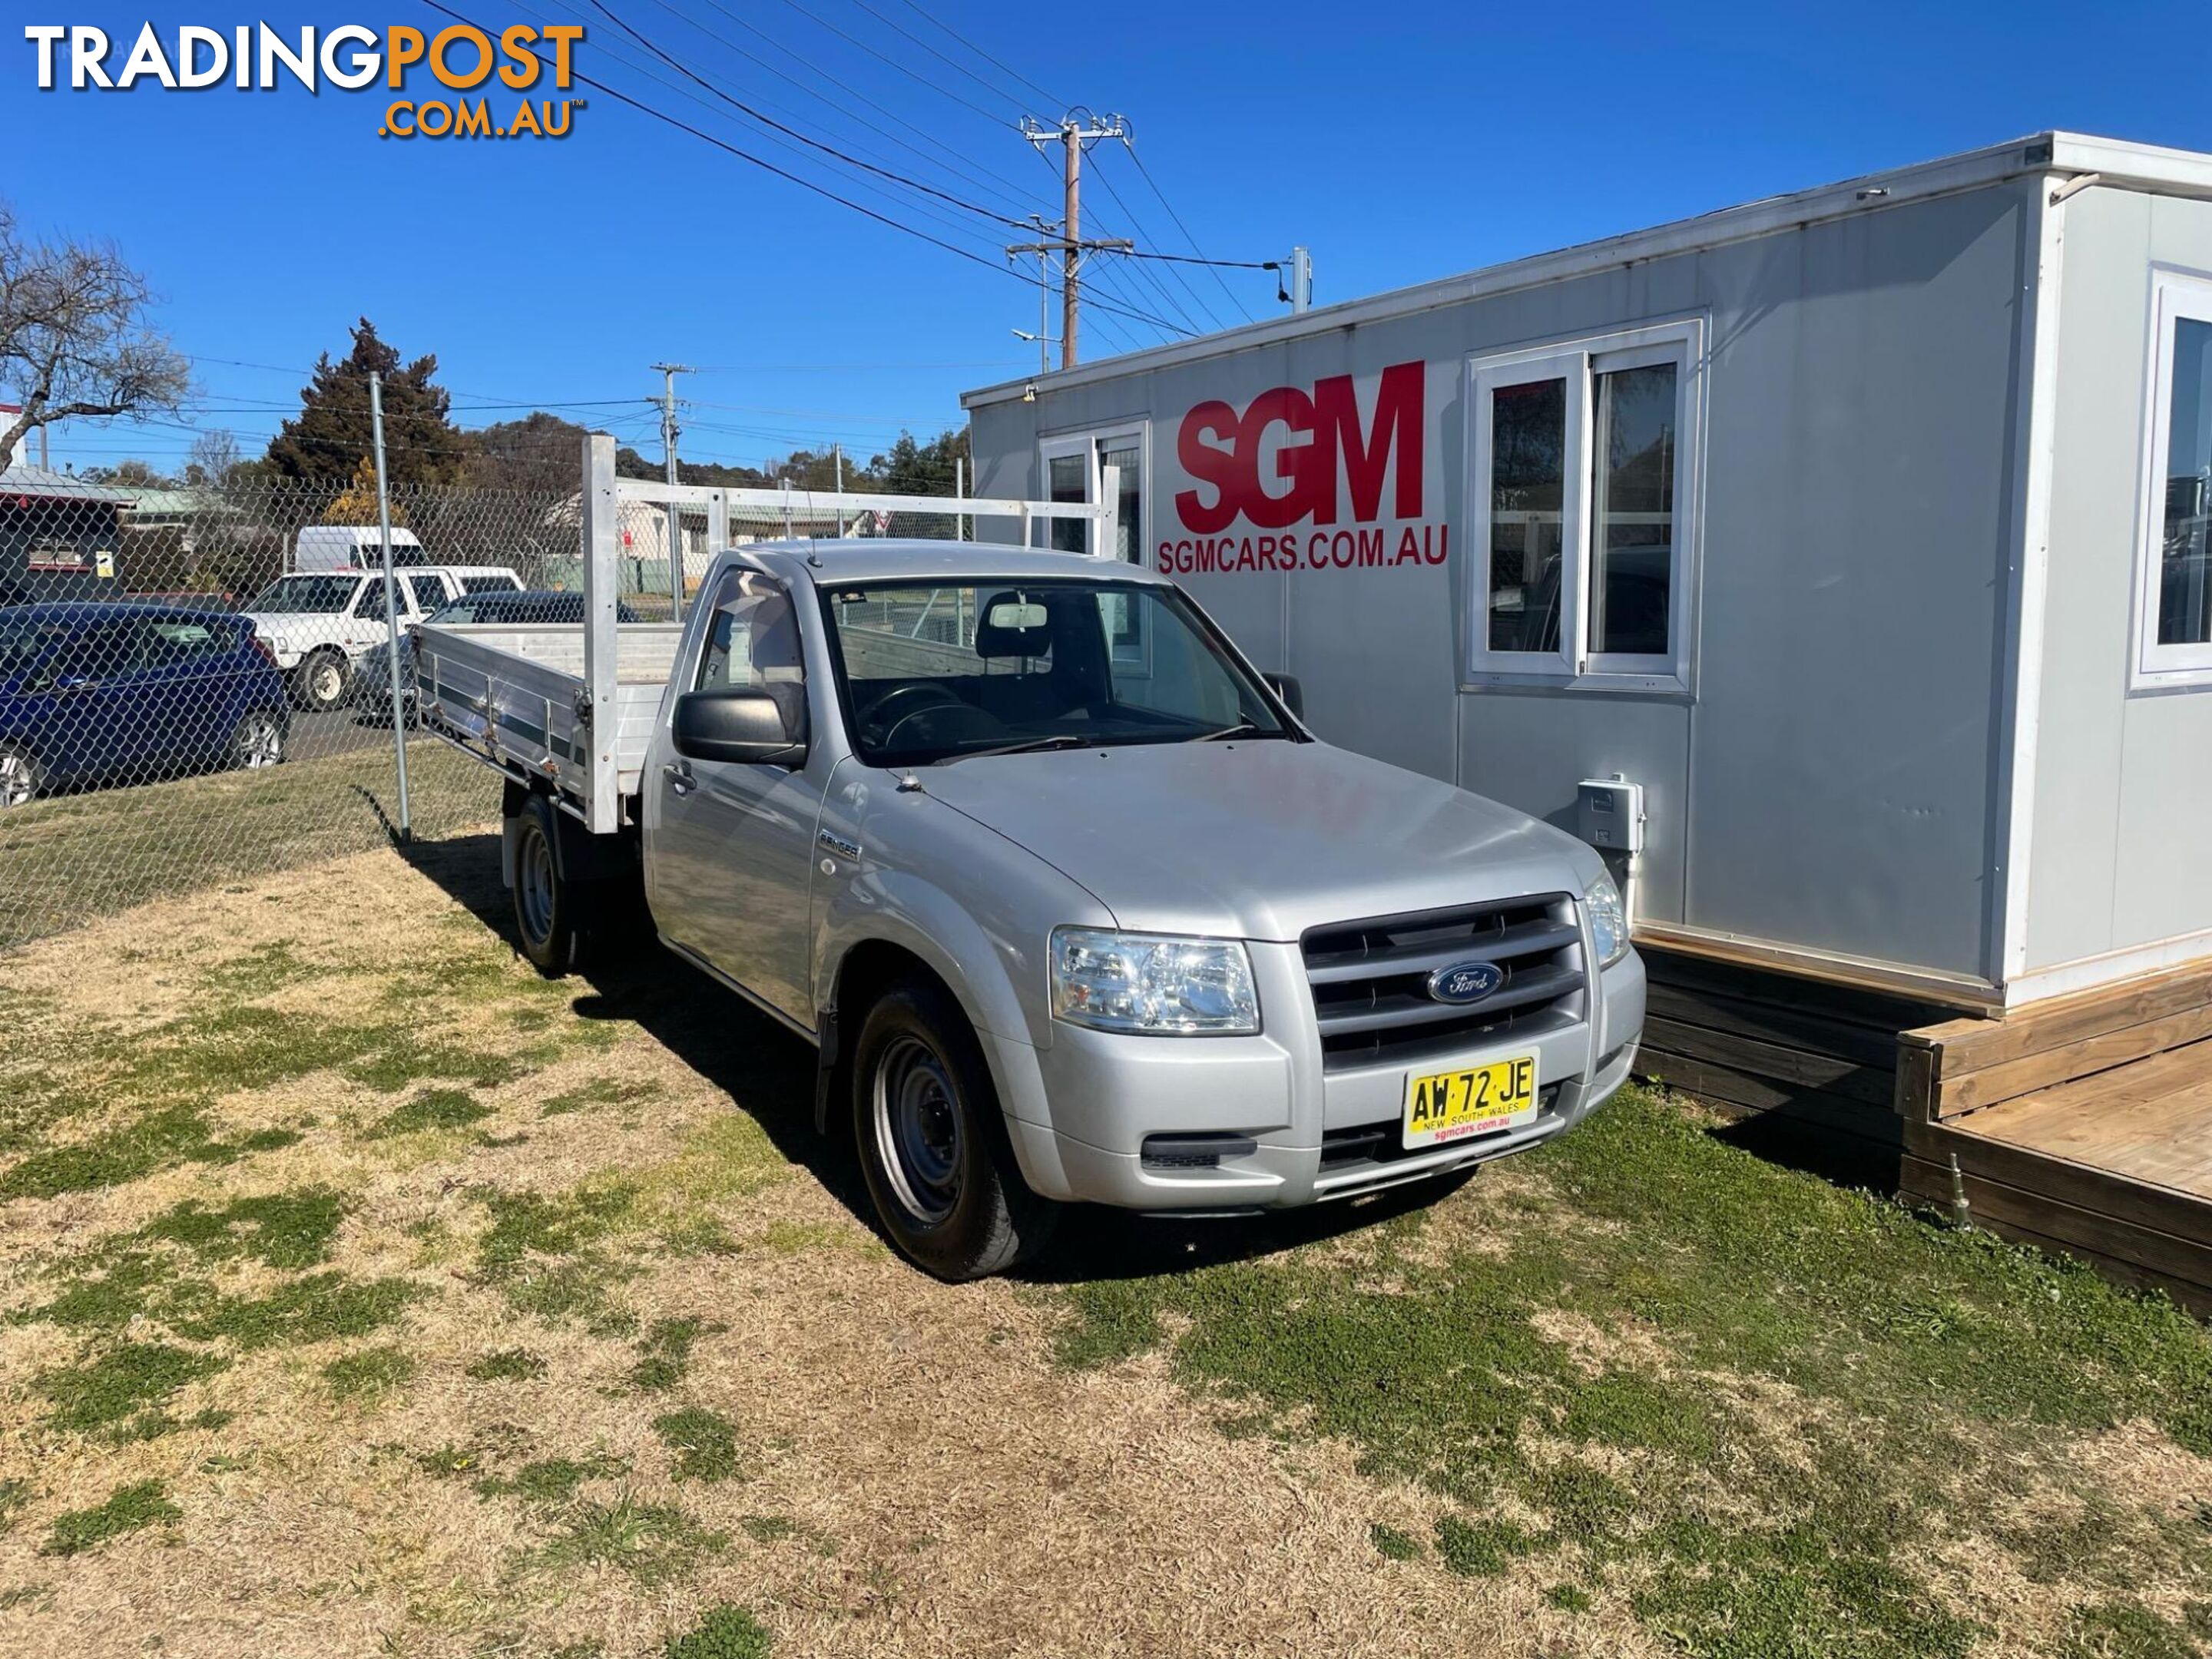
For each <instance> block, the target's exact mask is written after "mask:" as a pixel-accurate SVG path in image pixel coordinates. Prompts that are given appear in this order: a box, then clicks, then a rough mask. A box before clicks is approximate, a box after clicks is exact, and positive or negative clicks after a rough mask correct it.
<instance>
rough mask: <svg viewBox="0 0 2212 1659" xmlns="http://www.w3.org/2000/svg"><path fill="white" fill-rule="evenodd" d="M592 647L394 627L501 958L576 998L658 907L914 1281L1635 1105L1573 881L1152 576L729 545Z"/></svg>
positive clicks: (1372, 1174) (1631, 1019)
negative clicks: (1348, 730) (495, 855)
mask: <svg viewBox="0 0 2212 1659" xmlns="http://www.w3.org/2000/svg"><path fill="white" fill-rule="evenodd" d="M599 625H600V624H596V623H595V624H593V626H599ZM604 630H605V631H604V632H603V633H601V634H600V635H599V636H598V637H599V640H600V641H602V642H603V643H602V645H601V647H600V649H602V650H604V649H605V644H604V641H606V640H607V639H608V638H609V637H610V636H611V638H612V641H613V644H614V650H613V658H612V671H611V673H604V672H603V673H600V674H599V675H598V676H597V677H596V683H597V687H598V689H597V691H596V693H594V691H593V690H592V684H591V683H589V682H588V681H587V676H586V662H585V660H584V658H585V656H586V654H587V653H589V651H590V650H591V648H592V647H591V646H590V644H589V643H588V641H587V640H586V639H585V638H583V637H580V635H586V634H587V633H588V632H589V630H588V629H578V628H575V627H569V628H566V629H563V628H559V627H532V628H501V627H465V626H457V627H451V628H447V627H441V626H437V625H431V626H428V627H425V628H423V629H422V630H421V632H420V635H418V641H417V651H416V674H417V677H418V678H417V683H416V695H417V697H418V699H419V706H420V708H421V709H422V716H423V720H424V724H425V726H426V729H428V730H429V731H431V732H434V733H435V734H436V735H438V736H440V737H442V738H445V739H446V740H447V741H448V742H450V743H453V744H455V745H457V746H459V747H461V748H463V749H464V750H466V751H467V752H470V753H471V754H473V755H476V756H477V757H480V758H482V759H483V760H485V761H487V762H489V763H491V764H493V765H495V767H497V768H498V769H500V770H501V773H502V775H504V776H505V777H506V779H507V789H506V792H505V793H506V811H505V825H504V836H503V840H502V854H501V864H502V872H503V874H504V877H505V879H506V882H507V886H508V887H509V888H510V889H511V890H512V894H513V907H514V917H515V923H516V927H517V929H518V931H519V933H520V938H521V941H522V946H523V949H524V951H526V954H527V955H528V956H529V957H530V958H531V959H532V961H533V962H534V963H537V964H538V967H539V968H540V969H542V970H543V971H545V972H548V973H557V972H562V971H565V970H566V969H568V968H570V967H571V966H573V965H575V964H576V963H578V962H579V961H580V959H581V957H582V955H583V953H584V951H586V949H587V948H588V946H589V945H590V943H591V941H592V938H593V936H594V933H595V932H596V931H597V930H598V929H599V927H600V925H601V923H602V921H604V920H605V918H606V917H607V916H608V915H609V914H610V912H611V911H613V910H617V909H619V908H622V907H623V905H625V904H628V905H629V906H630V907H631V908H634V906H635V890H636V887H635V884H636V883H637V882H638V881H639V879H640V878H642V883H643V889H644V895H645V899H646V903H647V907H648V908H649V910H650V913H651V917H652V921H653V928H654V931H655V932H656V933H657V934H658V936H659V939H660V940H661V941H662V943H663V944H665V945H666V946H667V947H668V948H669V949H670V950H671V951H673V952H674V953H675V954H676V955H677V956H678V957H682V958H683V959H684V961H685V962H687V963H690V965H691V966H692V967H694V968H696V969H698V970H699V971H701V972H702V973H704V974H706V975H709V976H710V977H712V978H713V979H714V980H716V981H719V982H720V983H721V984H722V985H724V986H726V987H728V988H729V989H730V990H731V991H732V992H733V993H735V994H737V995H738V996H740V997H742V998H744V1000H746V1001H747V1002H749V1003H750V1004H752V1005H753V1006H755V1007H756V1008H757V1009H759V1010H761V1011H762V1012H764V1013H765V1014H767V1015H768V1016H769V1018H772V1019H774V1020H775V1021H777V1022H779V1023H781V1024H783V1025H786V1026H787V1027H789V1028H790V1029H791V1030H793V1031H794V1032H796V1033H797V1034H798V1035H799V1036H802V1037H803V1038H805V1040H806V1041H808V1042H811V1043H813V1044H815V1045H816V1046H817V1048H818V1050H819V1054H820V1064H819V1066H818V1067H817V1089H816V1099H815V1113H816V1117H817V1123H818V1124H820V1125H821V1126H822V1127H825V1128H834V1129H836V1130H837V1131H839V1132H842V1133H850V1135H851V1137H852V1139H853V1142H854V1148H855V1150H856V1152H857V1154H858V1157H859V1158H860V1164H861V1166H862V1170H863V1171H864V1174H865V1176H866V1183H867V1187H868V1190H869V1193H870V1194H871V1197H872V1200H873V1203H874V1206H875V1210H876V1212H877V1215H878V1219H879V1221H880V1223H881V1225H882V1227H883V1230H884V1232H885V1234H886V1235H887V1236H888V1237H889V1238H890V1240H891V1242H892V1243H894V1244H895V1245H896V1247H897V1248H898V1249H900V1250H901V1251H902V1252H903V1253H904V1254H905V1255H907V1256H908V1257H909V1258H910V1259H911V1260H912V1261H915V1262H916V1263H917V1264H919V1265H920V1266H921V1267H923V1268H925V1269H927V1271H929V1272H931V1273H935V1274H937V1275H939V1276H940V1277H943V1278H946V1279H968V1278H973V1277H975V1276H978V1275H981V1274H986V1273H994V1272H996V1271H999V1270H1000V1269H1003V1268H1005V1267H1008V1266H1009V1265H1011V1264H1012V1263H1014V1262H1015V1261H1018V1260H1020V1259H1022V1258H1023V1257H1024V1256H1025V1255H1029V1254H1030V1253H1031V1252H1033V1251H1034V1250H1035V1249H1037V1248H1038V1247H1039V1246H1040V1245H1041V1243H1042V1241H1043V1239H1044V1237H1045V1236H1046V1234H1047V1233H1048V1231H1049V1228H1050V1226H1051V1223H1052V1219H1053V1218H1054V1213H1055V1212H1056V1210H1057V1207H1058V1206H1060V1205H1062V1204H1066V1203H1070V1202H1088V1203H1096V1204H1106V1205H1115V1206H1123V1207H1126V1208H1129V1209H1134V1210H1142V1211H1152V1212H1172V1213H1178V1214H1186V1215H1188V1214H1216V1213H1224V1214H1225V1213H1241V1212H1252V1211H1259V1210H1267V1209H1275V1208H1281V1207H1285V1206H1297V1205H1304V1204H1310V1203H1315V1202H1318V1201H1321V1200H1330V1199H1340V1198H1348V1197H1352V1196H1354V1195H1357V1194H1366V1193H1372V1192H1376V1191H1377V1190H1379V1189H1382V1188H1389V1187H1393V1186H1395V1185H1398V1184H1400V1183H1402V1182H1415V1181H1420V1180H1423V1179H1425V1178H1430V1177H1436V1176H1444V1175H1446V1174H1448V1173H1449V1172H1453V1171H1460V1170H1467V1169H1468V1168H1469V1167H1470V1166H1472V1165H1474V1164H1479V1163H1480V1162H1482V1161H1484V1160H1486V1159H1491V1158H1499V1157H1502V1156H1504V1155H1506V1154H1509V1153H1513V1152H1521V1151H1522V1150H1524V1149H1526V1148H1528V1147H1531V1146H1536V1145H1538V1144H1539V1143H1541V1142H1542V1141H1545V1140H1547V1139H1550V1138H1552V1137H1553V1136H1555V1135H1558V1134H1561V1133H1566V1132H1568V1131H1570V1130H1571V1129H1572V1128H1573V1127H1574V1126H1575V1125H1576V1124H1577V1122H1579V1121H1581V1120H1582V1119H1583V1118H1584V1117H1585V1116H1587V1115H1589V1113H1590V1112H1591V1111H1593V1110H1595V1109H1596V1108H1597V1107H1598V1106H1599V1105H1600V1104H1601V1103H1602V1102H1603V1101H1604V1100H1605V1099H1606V1098H1607V1097H1608V1096H1610V1095H1611V1094H1612V1093H1613V1091H1615V1090H1616V1089H1618V1088H1619V1087H1620V1085H1621V1084H1622V1082H1623V1081H1625V1080H1626V1077H1627V1075H1628V1072H1629V1067H1630V1065H1631V1063H1632V1060H1633V1059H1634V1056H1635V1053H1636V1045H1637V1042H1638V1036H1639V1034H1640V1031H1641V1028H1642V1025H1643V1022H1644V971H1643V969H1642V967H1641V965H1640V964H1639V963H1638V959H1637V957H1636V955H1635V953H1634V952H1633V951H1632V950H1631V949H1630V948H1629V945H1628V939H1627V924H1626V917H1625V915H1623V913H1622V907H1621V902H1620V896H1619V895H1618V893H1617V891H1616V890H1615V888H1614V884H1613V881H1612V879H1611V878H1610V877H1609V875H1608V873H1607V869H1606V866H1605V865H1604V863H1603V861H1602V860H1601V858H1600V856H1599V855H1598V854H1597V853H1596V852H1595V851H1594V850H1593V849H1592V848H1589V847H1587V846H1585V845H1584V844H1583V843H1582V842H1578V841H1576V840H1574V839H1573V838H1571V837H1570V836H1567V835H1566V834H1565V833H1564V832H1562V831H1560V830H1559V829H1554V828H1553V827H1551V826H1549V825H1547V824H1545V823H1540V822H1538V821H1537V820H1536V819H1534V818H1532V817H1528V816H1527V815H1525V814H1523V813H1521V812H1518V811H1513V810H1510V809H1509V808H1507V807H1504V806H1503V805H1498V804H1497V803H1495V802H1492V801H1490V800H1486V799H1482V798H1480V797H1479V796H1476V795H1473V794H1470V793H1467V792H1465V791H1463V790H1461V789H1457V788H1455V787H1452V786H1450V785H1449V784H1446V783H1443V782H1440V781H1437V780H1435V779H1432V778H1429V777H1425V776H1422V775H1417V774H1414V773H1412V772H1408V771H1405V770H1401V769H1398V768H1395V767H1392V766H1388V765H1385V764H1383V763H1381V762H1378V761H1375V760H1372V759H1369V758H1366V757H1362V756H1359V755H1356V754H1353V753H1351V752H1349V751H1347V750H1342V749H1339V748H1336V747H1334V746H1332V745H1331V744H1327V743H1325V742H1322V741H1321V740H1320V739H1319V738H1316V736H1315V735H1314V734H1313V732H1312V731H1311V730H1310V728H1309V727H1308V726H1306V725H1305V723H1304V719H1303V717H1302V711H1301V710H1300V708H1299V707H1298V702H1297V686H1296V684H1295V683H1294V682H1291V681H1289V680H1286V679H1283V678H1279V677H1269V676H1265V675H1262V674H1261V673H1259V672H1258V671H1255V670H1254V669H1253V667H1252V666H1251V665H1250V664H1249V663H1248V662H1247V661H1246V660H1245V659H1244V658H1243V655H1242V653H1239V652H1238V651H1237V648H1236V647H1235V646H1234V645H1233V644H1232V643H1231V641H1229V639H1228V638H1227V636H1226V635H1224V634H1223V633H1222V632H1221V631H1220V629H1218V628H1217V627H1215V626H1214V625H1213V623H1212V622H1211V621H1210V620H1209V619H1208V618H1207V617H1206V616H1205V615H1204V614H1203V613H1202V612H1201V611H1200V610H1199V608H1198V607H1197V605H1194V603H1193V602H1192V601H1191V599H1189V598H1188V595H1186V594H1185V593H1184V592H1182V590H1181V589H1180V588H1179V587H1178V586H1176V584H1174V583H1173V582H1172V581H1170V580H1168V579H1166V578H1164V577H1163V576H1160V575H1158V574H1152V573H1150V572H1147V571H1146V570H1144V569H1142V568H1137V567H1134V566H1132V565H1128V564H1124V563H1120V562H1114V561H1111V560H1105V559H1099V558H1092V557H1088V556H1081V555H1074V554H1063V553H1053V552H1042V551H1036V550H1030V549H1028V548H1024V547H1020V546H1009V545H986V544H969V543H957V542H935V541H928V542H901V541H895V540H867V541H854V542H845V543H818V544H793V545H790V546H779V547H775V548H760V547H753V548H746V549H742V550H728V551H725V552H723V553H721V554H720V555H718V556H716V558H715V560H714V563H713V565H712V567H711V568H710V569H709V570H708V573H707V575H706V578H705V580H704V581H703V582H702V584H701V585H700V586H699V588H698V590H697V594H696V599H695V601H694V602H693V603H692V605H691V606H690V614H689V616H688V617H686V618H685V619H684V621H683V622H682V623H641V624H634V625H623V626H622V627H621V628H619V629H616V628H615V626H614V624H613V623H612V621H611V617H610V618H608V619H607V620H606V621H605V623H604ZM595 826H596V828H595Z"/></svg>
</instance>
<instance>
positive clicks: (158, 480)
mask: <svg viewBox="0 0 2212 1659" xmlns="http://www.w3.org/2000/svg"><path fill="white" fill-rule="evenodd" d="M78 476H80V477H82V478H83V479H84V481H85V482H86V483H96V484H111V485H112V486H114V487H115V488H117V489H175V488H176V480H175V479H173V478H169V477H163V476H162V475H161V473H159V472H156V471H155V470H154V469H153V468H152V467H151V466H150V465H148V464H147V463H146V462H144V461H141V460H137V459H128V460H121V461H118V462H116V464H115V465H113V466H88V467H87V468H85V470H84V471H83V472H82V473H81V474H79V475H78Z"/></svg>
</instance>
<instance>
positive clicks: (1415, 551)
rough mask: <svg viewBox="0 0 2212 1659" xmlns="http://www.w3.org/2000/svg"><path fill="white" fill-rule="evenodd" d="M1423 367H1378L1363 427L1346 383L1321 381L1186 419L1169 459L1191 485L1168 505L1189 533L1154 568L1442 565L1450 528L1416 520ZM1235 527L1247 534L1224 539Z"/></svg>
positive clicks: (1340, 378)
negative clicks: (1240, 408)
mask: <svg viewBox="0 0 2212 1659" xmlns="http://www.w3.org/2000/svg"><path fill="white" fill-rule="evenodd" d="M1426 368H1427V365H1426V364H1425V363H1419V362H1411V363H1394V364H1392V365H1391V366H1390V367H1389V368H1386V369H1384V370H1383V373H1382V375H1381V376H1380V378H1379V379H1378V380H1377V381H1376V388H1375V396H1374V402H1373V406H1372V407H1371V408H1370V409H1369V410H1367V412H1366V414H1365V415H1364V417H1363V416H1362V414H1361V412H1360V407H1359V392H1358V387H1357V386H1356V385H1355V384H1354V382H1353V380H1352V376H1351V375H1349V374H1337V375H1332V376H1330V377H1329V378H1328V379H1327V380H1316V381H1315V382H1314V386H1313V390H1312V391H1310V392H1308V391H1306V390H1304V388H1302V387H1299V386H1276V387H1274V388H1273V389H1272V390H1270V391H1267V392H1261V394H1260V395H1259V396H1258V397H1256V398H1253V399H1252V401H1251V402H1250V403H1249V404H1246V405H1245V406H1244V408H1243V411H1242V412H1241V413H1240V412H1239V411H1238V410H1237V409H1236V408H1235V407H1234V406H1233V405H1231V404H1225V403H1223V402H1220V401H1219V400H1218V399H1217V400H1215V401H1213V402H1211V403H1203V404H1199V405H1198V406H1197V407H1196V408H1194V409H1193V410H1191V411H1190V412H1189V413H1188V415H1186V416H1183V418H1182V427H1181V428H1179V429H1178V430H1177V432H1176V459H1177V460H1178V461H1179V462H1181V463H1182V470H1183V471H1184V472H1185V473H1187V474H1188V475H1189V477H1191V478H1192V479H1193V480H1194V482H1195V487H1194V488H1193V489H1185V490H1182V491H1180V492H1178V493H1177V495H1176V498H1175V505H1176V518H1177V519H1178V520H1181V521H1182V527H1183V528H1184V529H1185V530H1186V531H1188V532H1190V534H1189V535H1188V536H1184V537H1181V538H1176V539H1174V540H1170V541H1164V542H1162V543H1161V544H1159V549H1158V560H1159V567H1160V568H1161V569H1163V570H1165V571H1170V572H1172V573H1174V574H1180V575H1191V574H1213V573H1216V572H1233V571H1243V570H1275V571H1291V570H1348V569H1352V568H1362V567H1364V568H1376V567H1381V566H1400V565H1423V564H1442V563H1443V562H1444V559H1445V557H1446V556H1447V553H1448V551H1449V542H1450V533H1451V532H1450V527H1449V526H1446V525H1442V524H1431V523H1428V522H1425V521H1424V520H1422V517H1421V510H1422V493H1423V492H1422V456H1423V444H1422V434H1423V430H1424V428H1425V416H1426V412H1427V410H1426V404H1425V395H1424V393H1425V373H1426ZM1386 495H1387V497H1388V500H1387V502H1386V500H1385V497H1386ZM1386 508H1387V510H1386ZM1239 520H1242V521H1243V526H1246V527H1247V530H1246V531H1244V532H1236V533H1229V534H1224V533H1223V532H1232V531H1234V528H1235V527H1236V526H1237V525H1238V521H1239ZM1293 526H1310V528H1306V529H1293V528H1292V527H1293ZM1284 531H1290V532H1291V533H1290V534H1287V535H1284V534H1279V533H1277V532H1284ZM1249 532H1257V533H1249Z"/></svg>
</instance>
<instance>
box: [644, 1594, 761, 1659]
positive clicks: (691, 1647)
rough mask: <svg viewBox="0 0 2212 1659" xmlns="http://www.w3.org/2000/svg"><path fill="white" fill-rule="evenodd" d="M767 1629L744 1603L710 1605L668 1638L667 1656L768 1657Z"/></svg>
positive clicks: (669, 1658) (698, 1658)
mask: <svg viewBox="0 0 2212 1659" xmlns="http://www.w3.org/2000/svg"><path fill="white" fill-rule="evenodd" d="M769 1648H770V1644H769V1635H768V1632H766V1631H765V1630H763V1629H762V1628H761V1626H760V1621H759V1620H757V1619H755V1618H754V1617H753V1616H752V1614H750V1613H747V1612H746V1611H745V1610H744V1608H743V1607H732V1606H730V1605H729V1604H728V1603H727V1602H724V1603H722V1604H721V1605H720V1606H719V1607H710V1608H708V1611H707V1616H706V1617H705V1618H704V1619H702V1620H700V1621H699V1622H698V1623H697V1624H696V1625H695V1626H692V1627H691V1628H690V1630H688V1631H686V1632H684V1634H683V1635H681V1636H676V1637H671V1638H669V1643H668V1646H667V1647H666V1649H665V1650H664V1659H768V1655H769Z"/></svg>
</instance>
